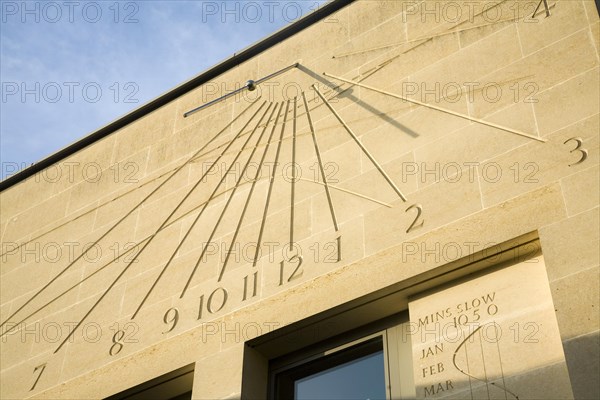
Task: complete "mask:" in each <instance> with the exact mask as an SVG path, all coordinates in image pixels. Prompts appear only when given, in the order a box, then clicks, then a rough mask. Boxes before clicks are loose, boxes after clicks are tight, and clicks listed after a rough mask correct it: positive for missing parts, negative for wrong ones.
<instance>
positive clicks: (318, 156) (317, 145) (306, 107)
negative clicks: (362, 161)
mask: <svg viewBox="0 0 600 400" xmlns="http://www.w3.org/2000/svg"><path fill="white" fill-rule="evenodd" d="M302 101H303V102H304V108H305V109H306V118H307V119H308V126H309V127H310V134H311V136H312V140H313V146H314V148H315V153H316V154H317V161H319V171H321V178H323V186H324V187H325V195H326V196H327V203H328V204H329V212H330V213H331V220H332V222H333V227H334V229H335V231H336V232H338V231H339V227H338V223H337V218H336V216H335V209H334V208H333V201H332V200H331V193H330V192H329V184H328V183H327V176H325V169H324V168H323V161H322V160H321V151H320V150H319V143H318V141H317V135H316V134H315V127H314V126H313V122H312V117H311V116H310V110H309V108H308V102H307V101H306V94H305V93H304V92H302Z"/></svg>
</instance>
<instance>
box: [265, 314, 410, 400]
mask: <svg viewBox="0 0 600 400" xmlns="http://www.w3.org/2000/svg"><path fill="white" fill-rule="evenodd" d="M398 318H402V316H398V317H396V318H393V319H392V320H391V321H390V320H389V319H387V320H386V321H380V322H377V323H374V324H370V325H369V326H366V327H363V328H361V329H358V330H356V331H354V332H352V333H349V334H344V335H342V336H339V337H336V338H334V339H333V340H328V341H326V342H324V343H319V344H317V345H314V346H311V347H310V348H308V349H304V350H301V351H300V352H299V353H297V355H292V356H287V357H283V358H280V359H278V360H274V361H273V362H272V363H271V364H272V365H271V377H270V379H271V391H270V398H271V399H282V400H292V399H293V400H330V399H331V400H333V399H371V400H386V399H396V398H401V397H404V398H408V397H414V396H415V392H414V384H413V378H412V368H411V365H412V357H411V350H410V336H409V335H408V334H407V332H408V331H407V330H406V329H403V328H406V323H404V324H396V325H391V326H390V323H392V324H393V323H394V322H396V321H397V319H398ZM382 326H386V328H385V329H381V327H382ZM374 329H376V330H377V332H375V333H370V334H367V332H369V331H372V330H374ZM356 336H361V337H359V338H358V339H355V337H356ZM401 364H403V365H401ZM406 367H408V368H406Z"/></svg>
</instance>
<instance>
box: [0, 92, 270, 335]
mask: <svg viewBox="0 0 600 400" xmlns="http://www.w3.org/2000/svg"><path fill="white" fill-rule="evenodd" d="M259 99H260V97H258V98H257V99H256V100H255V101H254V102H252V104H250V105H249V106H248V107H246V108H245V109H243V110H242V112H241V113H239V114H238V115H237V116H236V117H235V118H234V119H233V120H232V121H231V122H230V123H228V124H227V125H225V127H224V128H223V129H221V130H220V131H219V132H218V133H217V134H216V135H215V136H213V137H212V138H211V139H210V140H209V141H208V142H207V143H206V144H205V145H204V146H202V148H201V149H199V150H198V151H197V152H195V153H194V154H193V155H192V156H191V157H190V158H188V159H187V160H186V161H185V162H184V163H183V164H182V165H180V166H179V167H177V168H176V169H175V170H174V171H173V173H172V174H171V175H169V176H168V177H167V178H166V179H165V180H164V181H162V182H161V183H160V184H159V185H158V186H157V187H156V188H154V189H153V190H152V191H151V192H150V193H149V194H148V195H146V197H144V198H143V199H142V200H141V201H140V202H139V203H138V204H137V205H135V206H134V207H133V208H132V209H131V210H130V211H129V212H127V214H125V216H123V217H122V218H121V219H119V220H118V221H117V222H116V223H115V224H114V225H113V226H112V227H111V228H110V229H108V230H107V231H106V232H105V233H103V234H102V235H101V236H100V237H99V238H98V239H97V240H96V241H95V242H94V243H93V244H92V245H91V246H90V247H88V248H87V249H85V250H84V251H83V252H82V253H81V254H80V255H79V256H77V257H76V258H75V259H74V260H73V261H72V262H71V263H69V265H67V266H66V267H65V268H64V269H63V270H62V271H60V272H59V273H58V274H57V275H56V276H55V277H53V278H52V279H51V280H50V281H49V282H48V283H46V284H45V285H44V286H42V288H41V289H39V290H38V291H37V292H36V293H35V294H34V295H33V296H31V297H30V298H29V299H28V300H27V301H26V302H25V303H23V304H22V305H21V306H20V307H19V308H17V310H15V311H14V312H13V313H12V314H11V315H10V316H9V317H8V318H7V319H6V320H5V321H4V322H2V324H0V327H2V326H4V325H5V324H6V323H7V322H8V321H10V319H11V318H12V317H14V316H15V315H16V314H17V313H18V312H19V311H21V310H22V309H23V308H25V307H26V306H27V305H28V304H29V303H31V302H32V301H33V299H35V298H36V297H37V296H39V295H40V293H42V292H43V291H44V290H46V288H48V287H49V286H50V285H51V284H52V283H54V282H55V281H56V280H57V279H58V278H59V277H60V276H62V275H63V274H64V273H65V272H67V271H68V270H69V268H71V267H72V266H73V264H75V263H76V262H77V261H78V260H79V259H81V258H82V257H83V256H85V255H86V254H87V252H88V251H89V250H90V249H91V248H93V247H95V245H96V244H98V243H99V242H100V241H101V240H102V239H104V238H105V237H106V236H107V235H108V234H109V233H110V232H112V230H113V229H115V228H116V227H117V226H118V225H119V224H120V223H121V222H123V221H124V220H125V219H126V218H127V217H129V216H130V215H131V214H132V213H133V212H134V211H135V210H136V209H137V208H138V207H140V206H141V205H142V204H143V203H144V202H145V201H146V200H148V199H149V198H150V197H151V196H152V195H153V194H154V193H156V192H157V191H158V190H160V188H161V187H163V186H164V185H165V184H166V183H167V182H168V181H169V180H171V178H173V176H175V174H177V173H178V172H179V171H181V170H182V169H183V168H184V167H185V166H186V165H188V164H189V163H190V162H191V161H192V160H193V159H194V158H195V157H197V156H198V154H200V153H201V152H202V151H204V149H206V147H208V145H210V144H211V143H212V142H213V141H214V140H216V139H217V138H218V137H219V136H221V134H222V133H223V132H225V131H226V130H227V129H228V128H229V127H230V126H231V125H232V124H233V123H234V122H235V121H237V120H238V119H239V118H240V117H241V116H242V115H244V114H245V113H246V111H248V110H249V109H250V108H252V106H253V105H254V104H256V102H258V100H259Z"/></svg>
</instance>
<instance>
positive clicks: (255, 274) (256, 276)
mask: <svg viewBox="0 0 600 400" xmlns="http://www.w3.org/2000/svg"><path fill="white" fill-rule="evenodd" d="M249 276H250V275H246V276H245V277H244V298H243V299H242V301H245V300H246V299H247V298H248V277H249ZM252 277H253V283H252V296H250V297H254V296H256V288H257V285H258V271H255V272H254V273H253V274H252Z"/></svg>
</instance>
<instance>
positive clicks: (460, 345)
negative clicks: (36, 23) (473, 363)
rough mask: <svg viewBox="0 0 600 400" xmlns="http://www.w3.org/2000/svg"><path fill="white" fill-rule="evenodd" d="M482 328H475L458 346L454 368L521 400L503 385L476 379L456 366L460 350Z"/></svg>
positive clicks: (473, 376) (454, 358)
mask: <svg viewBox="0 0 600 400" xmlns="http://www.w3.org/2000/svg"><path fill="white" fill-rule="evenodd" d="M481 328H482V326H478V327H477V328H475V329H474V330H473V332H471V333H470V334H469V335H468V336H467V337H466V338H465V339H464V340H463V341H462V342H460V344H459V345H458V347H457V348H456V350H454V354H453V355H452V364H454V368H456V369H457V370H458V371H459V372H461V373H462V374H464V375H466V376H468V377H470V378H473V379H475V380H478V381H480V382H484V383H485V384H486V385H487V384H491V385H492V386H495V387H497V388H499V389H501V390H504V392H505V393H509V394H510V395H511V396H513V397H514V398H515V399H517V400H519V396H517V395H516V394H514V393H513V392H511V391H510V390H508V389H507V388H505V387H503V386H502V385H499V384H497V383H494V382H490V381H488V380H487V378H486V379H481V378H478V377H476V376H475V375H472V374H470V373H469V372H465V370H463V369H462V368H460V367H459V366H458V365H457V364H456V356H457V355H458V351H459V350H460V348H461V347H462V346H463V345H465V343H466V342H467V340H469V339H470V338H471V337H472V336H473V335H475V333H477V332H478V331H479V330H480V329H481ZM466 349H467V346H465V351H466Z"/></svg>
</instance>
